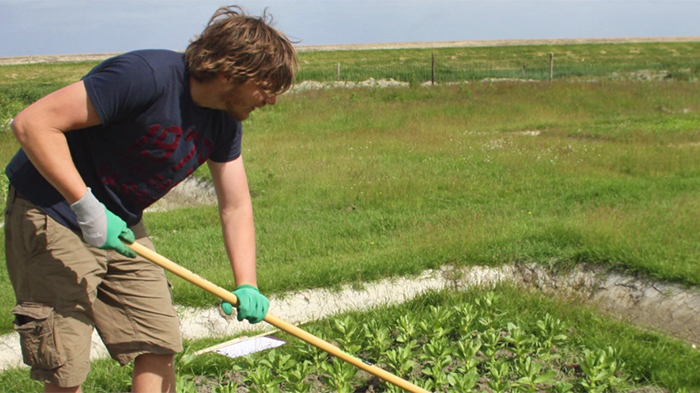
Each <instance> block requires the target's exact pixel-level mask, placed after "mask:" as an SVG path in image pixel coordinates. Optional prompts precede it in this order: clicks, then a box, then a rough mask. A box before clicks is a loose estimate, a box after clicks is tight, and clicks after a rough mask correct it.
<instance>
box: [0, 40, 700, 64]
mask: <svg viewBox="0 0 700 393" xmlns="http://www.w3.org/2000/svg"><path fill="white" fill-rule="evenodd" d="M642 42H700V36H698V37H618V38H557V39H516V40H474V41H436V42H394V43H373V44H342V45H299V46H296V50H297V52H314V51H336V50H372V49H421V48H466V47H489V46H523V45H572V44H626V43H642ZM118 54H119V53H93V54H65V55H44V56H14V57H0V65H13V64H33V63H61V62H82V61H99V60H104V59H107V58H109V57H113V56H115V55H118Z"/></svg>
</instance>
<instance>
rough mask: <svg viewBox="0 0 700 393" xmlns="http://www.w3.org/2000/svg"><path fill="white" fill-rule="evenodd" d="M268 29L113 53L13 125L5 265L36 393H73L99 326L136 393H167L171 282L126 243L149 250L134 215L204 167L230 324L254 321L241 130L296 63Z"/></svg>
mask: <svg viewBox="0 0 700 393" xmlns="http://www.w3.org/2000/svg"><path fill="white" fill-rule="evenodd" d="M269 21H270V18H268V17H267V15H263V16H262V17H260V18H257V17H251V16H248V15H246V14H245V13H244V12H243V11H242V10H241V9H240V8H238V7H224V8H220V9H219V10H218V11H217V12H216V13H215V14H214V16H213V17H212V19H211V20H210V22H209V24H208V26H207V27H206V28H205V29H204V31H203V32H202V35H201V36H200V37H198V38H197V39H196V40H194V41H193V42H192V43H191V44H190V45H189V46H188V48H187V50H186V52H185V54H184V56H183V54H180V53H176V52H171V51H161V50H147V51H136V52H131V53H127V54H123V55H120V56H117V57H115V58H112V59H108V60H106V61H105V62H103V63H102V64H100V65H98V66H97V67H95V68H94V69H93V70H92V71H91V72H90V73H88V75H86V76H85V77H84V78H83V79H82V80H81V81H79V82H76V83H74V84H71V85H69V86H67V87H65V88H63V89H60V90H58V91H56V92H54V93H51V94H49V95H47V96H46V97H44V98H42V99H40V100H38V101H37V102H35V103H34V104H32V105H30V106H29V107H27V108H26V109H24V110H23V111H22V112H21V113H19V114H18V115H17V116H16V117H15V119H14V121H13V123H12V125H11V128H12V131H13V132H14V134H15V136H16V138H17V140H18V141H19V143H20V146H21V149H20V151H19V152H18V153H17V155H16V156H15V157H14V158H13V159H12V161H11V162H10V164H9V165H8V166H7V168H6V172H7V175H8V178H9V179H10V183H11V188H10V192H9V197H8V203H7V210H6V217H5V232H6V254H7V255H6V257H7V264H8V271H9V273H10V279H11V281H12V284H13V287H14V290H15V294H16V297H17V306H16V307H15V308H14V310H13V314H15V316H16V321H15V326H16V328H17V330H18V332H19V333H20V338H21V344H22V353H23V357H24V361H25V363H27V364H28V365H29V366H31V376H32V378H34V379H37V380H40V381H44V390H45V391H56V392H79V391H81V384H82V383H83V382H84V381H85V378H86V376H87V374H88V372H89V367H90V363H89V354H90V338H91V334H92V330H93V329H94V328H97V330H98V332H99V333H100V336H101V337H102V339H103V341H104V342H105V345H106V347H107V349H108V350H109V352H110V354H111V356H112V357H113V358H114V359H116V360H118V361H119V362H120V363H121V364H123V365H124V364H128V363H130V362H131V361H132V360H133V361H134V372H133V377H132V378H133V384H132V390H133V391H134V392H156V391H175V374H174V365H173V358H174V354H175V353H177V352H179V351H181V350H182V345H181V341H180V335H179V334H180V333H179V320H178V318H177V315H176V313H175V311H174V307H173V305H172V301H171V295H170V290H169V284H168V282H167V280H166V277H165V274H164V272H163V270H162V269H160V268H158V267H156V266H155V265H153V264H151V263H150V262H148V261H146V260H144V259H143V258H140V257H137V256H136V255H135V253H134V252H133V251H132V250H131V249H129V248H128V247H127V246H125V244H124V242H126V243H131V242H134V241H137V242H139V243H141V244H143V245H146V246H147V247H150V248H152V247H153V245H152V244H151V242H150V241H149V239H148V236H147V234H146V231H145V229H144V227H143V224H142V223H141V217H142V212H143V210H144V209H145V208H146V207H147V206H149V205H150V204H152V203H153V202H155V201H156V200H158V199H159V198H161V197H162V196H164V195H165V194H166V193H167V192H168V190H170V189H171V188H172V187H174V186H175V185H176V184H178V183H179V182H181V181H182V180H184V179H185V178H186V177H187V176H189V175H190V174H192V172H194V170H195V169H196V168H197V167H198V166H199V165H201V164H203V163H204V162H206V163H207V164H208V166H209V169H210V171H211V174H212V179H213V183H214V187H215V189H216V194H217V199H218V204H219V213H220V218H221V225H222V229H223V237H224V244H225V246H226V250H227V254H228V257H229V259H230V261H231V267H232V270H233V274H234V278H235V282H236V290H235V291H234V293H235V294H236V295H237V296H238V299H239V300H240V304H239V307H238V319H239V320H242V319H247V320H248V321H249V322H251V323H257V322H260V321H261V320H262V319H263V318H264V316H265V314H266V313H267V308H268V306H269V301H268V300H267V298H265V296H263V295H262V294H260V292H259V291H258V290H257V282H256V271H255V235H254V224H253V213H252V205H251V200H250V194H249V190H248V182H247V178H246V174H245V169H244V166H243V159H242V158H241V132H242V128H241V121H243V120H245V119H246V118H247V117H248V116H249V115H250V113H251V112H252V111H254V110H255V109H256V108H260V107H263V106H265V105H266V104H270V105H272V104H275V102H276V97H277V95H279V94H281V93H283V92H285V91H286V90H288V89H289V88H290V87H291V85H292V82H293V80H294V77H295V74H296V70H297V58H296V54H295V51H294V49H293V47H292V44H291V43H290V41H289V40H288V39H287V38H286V37H285V36H284V35H283V34H281V33H279V32H278V31H276V30H274V29H273V28H271V27H270V25H269ZM224 306H225V307H224V309H225V310H228V311H227V312H230V311H231V306H230V305H228V304H225V305H224Z"/></svg>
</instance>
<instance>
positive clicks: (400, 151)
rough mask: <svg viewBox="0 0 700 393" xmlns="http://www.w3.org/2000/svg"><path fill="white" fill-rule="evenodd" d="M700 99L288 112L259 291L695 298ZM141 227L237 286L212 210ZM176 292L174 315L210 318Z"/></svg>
mask: <svg viewBox="0 0 700 393" xmlns="http://www.w3.org/2000/svg"><path fill="white" fill-rule="evenodd" d="M699 95H700V94H699V92H698V89H697V87H696V84H695V83H623V82H601V83H544V84H513V83H476V84H463V85H461V86H452V87H449V86H448V87H437V88H415V89H360V90H332V91H328V90H326V91H312V92H304V93H294V94H289V95H287V96H283V97H282V98H281V99H280V101H279V103H278V105H276V106H275V107H268V108H266V109H265V110H263V111H260V112H256V113H255V116H253V117H252V118H251V119H250V121H249V122H248V124H247V126H246V133H245V137H244V152H243V157H244V159H245V162H246V167H247V170H248V175H249V181H250V185H251V192H252V195H253V203H254V208H255V212H256V223H257V237H258V263H259V281H260V285H261V288H262V289H263V291H264V292H267V293H273V292H278V291H285V290H290V289H300V288H311V287H327V286H334V285H339V284H341V283H346V282H355V281H363V280H374V279H379V278H382V277H387V276H393V275H406V274H416V273H419V272H421V271H422V270H424V269H427V268H435V267H438V266H441V265H444V264H447V263H450V264H456V265H471V264H481V265H497V264H502V263H510V262H514V261H521V260H527V261H535V262H540V263H548V264H552V263H555V264H562V265H567V264H573V263H579V262H588V263H597V264H605V265H608V266H614V267H618V268H623V269H630V270H633V271H637V272H642V273H645V274H648V275H651V276H655V277H659V278H662V279H665V280H671V281H677V282H683V283H687V284H693V285H697V284H698V283H699V282H700V269H699V268H698V264H697V263H696V261H697V260H698V258H699V257H700V246H699V245H698V243H697V241H696V240H697V239H696V234H697V233H698V229H700V228H698V226H699V223H698V220H697V219H696V218H697V211H698V208H699V207H700V199H699V198H698V195H699V194H698V190H699V188H700V176H699V175H700V173H699V172H700V156H699V155H698V154H697V153H698V142H700V135H699V134H698V132H697V131H698V129H700V117H699V116H698V113H699V108H698V102H700V100H698V98H700V97H699ZM537 133H539V134H538V135H536V136H535V134H537ZM146 223H147V225H148V227H149V228H150V231H151V234H152V235H153V237H154V242H155V244H156V246H157V247H158V249H159V251H160V252H161V253H162V254H164V255H166V256H177V258H174V259H176V261H177V262H179V263H181V264H183V265H185V266H186V267H188V268H190V269H192V270H194V271H196V272H198V273H199V274H201V275H203V276H205V277H209V278H211V279H212V280H213V281H214V282H215V283H216V284H219V285H223V286H226V287H230V286H231V285H232V277H231V273H230V271H229V267H228V263H227V262H226V256H225V255H226V254H225V252H224V249H223V245H222V244H221V240H220V230H219V227H218V219H217V212H216V209H215V208H214V207H202V208H190V209H184V210H180V211H176V212H168V213H152V214H148V215H147V216H146ZM2 274H3V275H4V274H5V273H4V269H3V273H2ZM174 281H175V283H176V286H175V289H174V291H175V292H174V293H175V298H176V301H178V302H180V303H184V304H191V305H198V306H204V305H212V304H215V303H216V300H215V299H213V298H212V297H211V296H208V295H206V294H203V293H202V291H200V290H198V289H196V288H193V287H192V286H191V285H188V284H186V283H182V282H181V281H180V280H179V279H177V278H174ZM0 285H2V286H3V287H4V288H5V290H3V291H0V293H4V295H3V296H4V297H5V300H3V301H2V307H4V308H5V309H6V310H7V311H9V307H10V305H11V304H12V301H11V295H10V294H11V290H10V288H9V283H8V282H7V281H6V280H3V281H2V282H1V283H0ZM2 315H7V313H2ZM3 318H5V319H4V322H3V324H4V326H7V327H9V323H10V320H9V317H7V316H5V317H3Z"/></svg>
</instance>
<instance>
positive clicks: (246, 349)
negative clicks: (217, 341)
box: [216, 336, 286, 358]
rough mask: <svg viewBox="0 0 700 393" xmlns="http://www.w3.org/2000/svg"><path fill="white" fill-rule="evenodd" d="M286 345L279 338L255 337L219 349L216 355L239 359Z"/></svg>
mask: <svg viewBox="0 0 700 393" xmlns="http://www.w3.org/2000/svg"><path fill="white" fill-rule="evenodd" d="M284 344H286V341H284V340H280V339H279V338H277V337H272V336H261V337H253V338H250V339H248V340H243V341H240V342H237V343H235V344H231V345H229V346H226V347H223V348H219V349H217V350H216V353H218V354H221V355H225V356H228V357H230V358H237V357H240V356H245V355H249V354H251V353H255V352H260V351H264V350H266V349H272V348H277V347H279V346H281V345H284Z"/></svg>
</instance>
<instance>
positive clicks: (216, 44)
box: [185, 6, 298, 95]
mask: <svg viewBox="0 0 700 393" xmlns="http://www.w3.org/2000/svg"><path fill="white" fill-rule="evenodd" d="M271 24H272V16H270V15H269V14H268V13H267V9H265V11H264V13H263V15H262V16H261V17H254V16H250V15H247V14H246V13H245V11H243V9H242V8H240V7H237V6H229V7H221V8H219V9H218V10H217V11H216V12H215V13H214V16H212V18H211V19H210V20H209V24H208V25H207V27H206V28H205V29H204V31H203V32H202V34H201V35H200V36H199V37H197V38H196V39H195V40H193V41H192V42H191V43H190V45H189V46H188V47H187V50H186V51H185V61H186V62H187V66H188V70H189V73H190V75H191V76H192V77H193V78H195V79H196V80H198V81H200V82H201V81H206V80H209V79H211V78H213V77H217V76H218V75H219V74H222V75H223V76H224V77H226V79H229V80H231V81H233V82H236V83H243V82H245V81H247V80H249V79H253V80H254V81H255V82H256V83H257V84H258V85H259V86H260V87H261V88H262V89H264V90H265V91H266V93H268V94H271V95H277V94H281V93H283V92H285V91H287V90H289V89H290V88H291V87H292V84H293V83H294V78H295V77H296V74H297V70H298V60H297V55H296V51H295V50H294V47H293V46H292V42H291V41H290V40H289V38H287V36H285V35H284V34H282V33H281V32H279V31H277V30H275V29H273V28H272V27H271Z"/></svg>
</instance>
